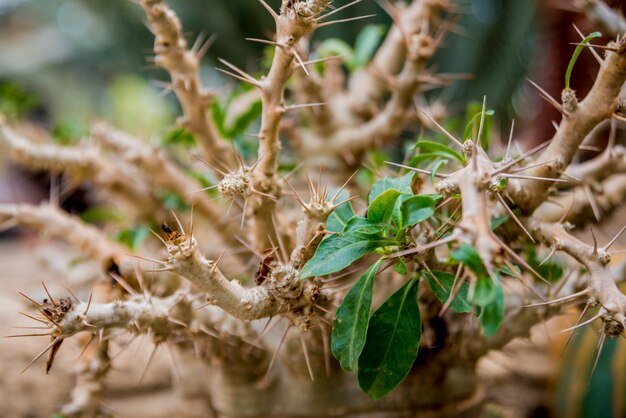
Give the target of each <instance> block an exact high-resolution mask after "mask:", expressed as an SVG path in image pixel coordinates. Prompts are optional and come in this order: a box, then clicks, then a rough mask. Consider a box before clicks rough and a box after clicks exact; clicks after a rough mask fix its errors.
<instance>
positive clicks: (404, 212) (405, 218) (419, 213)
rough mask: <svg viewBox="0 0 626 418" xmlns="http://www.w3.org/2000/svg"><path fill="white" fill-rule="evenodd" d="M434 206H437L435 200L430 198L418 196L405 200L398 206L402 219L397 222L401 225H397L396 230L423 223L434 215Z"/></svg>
mask: <svg viewBox="0 0 626 418" xmlns="http://www.w3.org/2000/svg"><path fill="white" fill-rule="evenodd" d="M435 206H437V200H435V199H433V198H432V197H430V196H425V195H418V196H411V197H409V198H407V199H405V200H404V201H403V202H402V204H401V205H400V215H401V217H402V218H401V220H398V222H400V223H401V224H402V225H401V226H400V225H398V228H406V227H409V226H413V225H415V224H417V223H420V222H422V221H425V220H426V219H428V218H430V217H431V216H433V215H434V213H435Z"/></svg>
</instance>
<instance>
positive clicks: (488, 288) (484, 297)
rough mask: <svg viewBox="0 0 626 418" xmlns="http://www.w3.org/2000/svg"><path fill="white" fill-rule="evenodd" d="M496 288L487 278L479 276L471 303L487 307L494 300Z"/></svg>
mask: <svg viewBox="0 0 626 418" xmlns="http://www.w3.org/2000/svg"><path fill="white" fill-rule="evenodd" d="M496 292H497V286H496V284H495V283H494V281H493V280H491V278H489V277H488V276H479V277H478V279H477V280H476V285H475V287H474V295H473V297H472V302H474V303H475V304H476V305H478V306H482V307H485V306H488V305H489V304H490V303H492V302H493V301H494V300H495V298H496Z"/></svg>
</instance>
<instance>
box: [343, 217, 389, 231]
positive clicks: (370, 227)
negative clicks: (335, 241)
mask: <svg viewBox="0 0 626 418" xmlns="http://www.w3.org/2000/svg"><path fill="white" fill-rule="evenodd" d="M387 229H392V226H391V225H389V224H386V223H379V222H372V221H370V220H369V219H367V218H364V217H362V216H353V217H352V218H350V220H349V221H348V223H347V224H346V226H345V227H344V229H343V233H344V234H346V233H351V234H353V233H355V232H360V233H363V234H378V233H380V232H382V231H384V230H387Z"/></svg>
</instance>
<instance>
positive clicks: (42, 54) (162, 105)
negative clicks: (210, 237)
mask: <svg viewBox="0 0 626 418" xmlns="http://www.w3.org/2000/svg"><path fill="white" fill-rule="evenodd" d="M168 3H169V4H170V6H171V7H172V8H173V9H175V10H176V12H177V13H178V15H179V17H180V19H181V21H182V23H183V25H184V27H185V30H186V32H187V33H188V34H189V40H190V42H193V40H194V39H195V38H196V37H197V36H198V35H199V34H201V33H203V34H205V35H206V36H210V35H213V34H215V35H216V38H215V41H214V43H213V45H212V47H211V49H210V50H209V52H208V53H207V56H206V57H205V59H204V61H203V68H202V77H203V79H204V82H205V85H207V86H209V87H212V88H213V89H215V90H216V91H217V92H218V95H220V96H223V97H227V96H228V95H229V93H230V92H231V91H232V89H233V87H234V83H233V82H232V80H230V79H226V78H224V77H223V76H222V75H221V74H220V73H218V72H217V71H216V70H215V66H216V65H217V64H216V62H217V60H216V59H217V58H218V57H221V58H225V59H227V60H228V61H231V62H233V63H234V64H236V65H238V66H240V67H243V68H246V69H247V70H249V71H250V72H255V71H260V70H262V69H263V68H264V66H265V65H266V61H267V53H266V51H264V48H263V46H262V45H260V44H257V43H252V42H247V41H245V40H244V38H246V37H256V38H263V37H266V38H267V37H271V35H272V30H273V22H272V21H271V19H270V17H269V15H268V14H267V13H266V12H265V11H264V10H263V8H262V7H261V6H260V5H259V4H258V3H257V2H256V1H255V0H229V1H221V0H169V1H168ZM270 3H272V5H274V6H275V7H277V3H278V1H270ZM336 3H338V4H337V5H341V4H343V3H344V2H341V3H340V2H338V1H337V2H336ZM339 3H340V4H339ZM455 3H457V4H458V5H459V7H458V12H459V19H458V22H457V23H456V25H455V26H454V27H453V31H452V32H451V33H450V34H449V36H448V37H447V39H446V41H445V43H444V45H443V47H442V48H441V49H440V51H439V52H438V54H437V56H436V57H435V59H434V60H433V61H432V66H433V67H434V68H436V69H437V70H438V71H439V72H443V73H463V74H471V76H472V77H471V79H470V80H459V81H456V82H454V83H453V84H451V85H450V86H447V87H445V88H444V89H438V90H433V91H431V92H429V93H428V97H429V99H433V100H434V99H441V100H442V101H443V102H444V103H445V104H446V106H447V109H448V111H449V112H450V117H451V118H454V117H455V115H462V114H464V112H465V110H466V108H467V106H468V104H469V103H471V102H474V101H481V100H482V97H483V95H487V98H488V102H489V106H490V108H492V109H494V110H495V115H496V116H495V118H494V127H493V129H495V130H496V131H500V132H502V133H503V134H504V132H508V129H509V127H510V123H511V120H512V119H515V120H516V130H517V131H518V132H520V133H521V134H520V137H521V140H522V141H527V142H528V143H529V145H532V144H536V143H540V142H543V141H545V140H546V139H548V138H549V137H550V136H551V134H552V132H553V127H552V124H551V121H552V120H557V121H558V120H559V115H558V114H557V113H556V111H555V110H554V109H552V108H551V107H549V106H548V105H546V104H545V103H544V102H543V101H540V100H539V99H538V96H537V94H536V91H534V90H533V89H532V87H531V86H530V85H529V83H528V82H527V81H526V80H525V78H526V77H528V78H530V79H532V80H533V81H535V82H537V83H538V84H540V85H541V86H542V87H544V88H545V89H546V90H547V91H548V92H550V93H551V94H552V95H553V96H554V97H560V90H561V89H562V87H563V75H564V73H565V68H566V66H567V63H568V61H569V58H570V57H571V55H572V53H573V50H574V48H575V47H574V46H573V45H571V43H573V42H579V41H580V37H579V35H577V33H576V31H575V30H574V28H573V24H576V25H577V26H578V27H579V28H580V30H581V31H582V32H584V33H589V32H591V31H593V30H596V29H597V28H595V27H594V26H593V25H592V24H591V23H590V22H588V21H587V20H586V19H585V18H584V16H582V15H581V14H579V13H578V12H577V11H576V10H575V8H574V7H573V5H572V3H571V2H570V1H569V0H562V1H560V0H543V1H539V0H535V1H533V0H460V1H459V2H455ZM620 3H621V2H620V1H619V0H615V1H613V2H612V5H613V6H620ZM372 13H375V14H376V16H375V17H373V18H371V19H366V20H362V21H356V22H351V23H349V24H343V25H334V26H330V27H328V28H323V29H322V30H319V31H318V32H317V33H316V34H315V37H314V41H313V44H314V45H316V44H317V45H326V47H328V48H330V49H333V50H335V51H342V50H350V49H351V48H353V47H354V44H355V41H356V40H357V39H358V38H359V36H362V34H363V33H365V32H367V33H368V34H374V35H370V36H373V37H374V39H376V35H375V34H376V33H378V34H379V35H378V37H379V38H380V36H382V34H384V33H385V32H386V30H387V28H388V27H389V25H390V23H391V19H390V18H389V17H388V16H387V15H386V14H385V12H384V11H383V10H382V9H381V8H380V7H379V5H378V4H377V3H376V2H375V1H374V0H364V1H363V2H362V3H360V4H358V5H357V6H355V7H352V8H349V9H348V11H346V12H343V14H342V15H341V17H347V16H356V15H365V14H372ZM144 19H145V17H144V14H143V12H142V10H141V9H140V7H138V6H137V5H136V4H133V3H132V2H130V1H126V0H107V1H104V0H0V113H2V114H4V115H5V116H6V117H7V118H9V119H27V120H30V121H32V122H35V123H36V124H38V125H40V126H42V127H44V128H45V129H47V130H49V131H50V132H52V135H53V136H54V138H55V139H56V140H57V141H59V142H60V143H67V144H69V143H74V142H76V141H78V140H80V138H81V137H82V136H84V135H85V134H86V132H87V130H88V127H89V125H90V123H92V122H93V121H94V120H97V119H98V118H102V119H106V120H107V121H109V122H110V123H112V124H113V125H115V126H117V127H119V128H121V129H123V130H126V131H129V132H131V133H134V134H137V135H142V136H152V135H163V133H164V132H167V131H168V129H171V127H172V126H173V124H174V122H175V120H176V117H177V116H178V115H179V106H178V103H177V102H176V100H175V98H174V97H173V95H171V94H169V95H167V94H163V85H164V83H165V82H166V81H167V79H168V78H167V74H165V73H164V72H163V71H161V70H158V69H154V68H152V67H151V65H150V63H149V62H148V61H147V60H146V57H149V56H150V55H151V52H150V50H151V48H152V43H153V37H152V35H151V33H150V31H149V30H148V29H147V28H146V26H145V25H144V24H143V22H144ZM604 40H606V39H604ZM598 42H600V41H598ZM596 71H597V63H596V62H595V61H594V60H593V58H592V56H591V54H589V53H586V52H583V54H582V55H581V58H580V60H579V61H578V63H577V66H576V69H575V72H574V76H573V82H572V84H573V88H574V89H576V90H577V91H578V92H579V97H582V96H583V95H584V94H585V92H586V90H587V89H588V88H589V86H590V85H591V83H592V81H593V78H594V76H595V73H596ZM49 181H50V179H49V178H47V177H45V176H41V175H36V174H32V173H28V172H25V171H23V170H21V169H19V168H17V167H14V166H11V165H10V163H9V162H8V161H6V160H2V157H1V156H0V201H2V202H11V201H27V202H33V203H37V202H39V201H41V200H42V199H45V198H46V196H47V194H48V187H49ZM64 205H65V206H66V208H69V209H70V210H73V211H82V210H83V209H84V208H85V207H87V206H88V205H89V202H88V201H86V200H85V199H84V196H83V195H82V193H81V190H80V189H78V190H77V191H75V192H74V193H73V194H72V195H70V196H69V197H68V199H66V200H65V202H64ZM2 237H5V238H6V237H8V235H6V234H4V235H0V238H2ZM25 237H26V239H28V235H26V236H25ZM19 254H20V253H19V250H18V249H16V247H15V241H13V240H6V239H5V240H4V241H0V265H3V266H4V268H3V273H2V274H0V280H1V281H2V282H3V284H4V283H12V284H14V285H15V287H17V284H18V283H19V284H20V285H22V284H23V283H24V282H25V281H33V280H34V281H35V282H37V281H38V280H39V279H38V278H37V277H33V275H36V274H37V273H36V272H37V270H36V269H35V268H34V267H33V266H30V265H29V266H27V267H26V268H25V267H24V264H25V263H26V261H25V260H24V259H23V258H22V259H20V256H19ZM62 256H63V255H59V257H62ZM9 299H11V300H12V302H8V300H9ZM14 299H16V298H15V297H14V294H11V295H8V296H6V300H7V303H8V305H5V306H8V307H5V309H11V310H14V309H15V301H14ZM2 300H3V301H4V300H5V299H4V296H3V299H2ZM594 333H595V331H593V330H589V332H588V333H585V332H581V333H580V335H579V336H577V337H576V339H575V340H574V342H573V344H572V345H571V346H570V348H569V349H568V352H567V354H566V355H564V356H562V355H561V353H560V348H561V347H562V341H560V342H559V341H555V340H552V339H551V337H549V336H548V335H549V334H550V333H544V334H542V335H540V336H539V337H537V338H535V339H534V340H533V341H532V343H528V344H526V342H524V343H523V344H521V348H519V352H520V353H522V354H523V356H526V357H522V358H523V359H524V361H521V362H520V361H519V358H516V357H510V356H509V355H507V356H505V357H504V358H500V359H499V360H497V359H496V360H497V361H496V360H494V361H495V363H494V362H492V363H490V364H488V365H487V366H484V369H483V370H484V373H486V375H488V376H489V377H490V378H491V381H492V382H493V383H492V385H493V387H494V388H496V389H498V388H497V386H498V377H499V376H500V374H501V373H508V374H510V373H513V374H517V375H518V377H519V379H520V380H523V381H525V382H527V390H528V393H527V396H526V397H525V398H524V397H522V398H524V399H522V400H520V396H519V394H517V395H516V396H509V395H510V393H509V392H507V390H508V389H509V388H507V387H505V386H503V387H500V388H499V390H500V392H498V391H497V390H496V392H495V393H496V395H495V398H494V401H496V402H495V403H496V404H499V405H501V406H502V405H504V406H503V408H504V410H506V406H507V404H511V403H515V402H517V404H516V405H513V407H512V411H513V412H511V413H512V414H513V415H505V416H520V417H522V416H572V417H574V416H580V417H613V416H626V415H624V412H623V411H624V409H623V408H624V406H623V405H622V404H620V403H619V402H618V403H616V393H621V394H623V395H626V368H624V367H621V365H622V364H623V363H624V362H626V359H625V357H624V356H625V355H626V352H625V351H626V347H625V346H624V344H621V343H620V344H619V345H618V344H616V343H615V342H613V341H610V342H608V343H607V346H606V347H605V350H604V352H603V355H602V358H601V360H600V363H599V366H598V370H597V371H596V372H595V375H594V377H593V379H592V380H591V381H589V384H588V380H589V376H588V372H589V370H590V367H591V364H592V363H593V359H594V350H593V347H594V345H595V342H596V341H597V337H596V335H597V334H594ZM555 346H557V347H558V348H555ZM5 347H7V346H6V345H5ZM11 347H14V346H11ZM512 352H515V349H513V350H512ZM511 356H512V354H511ZM512 359H517V360H512ZM5 360H6V359H3V360H2V361H0V376H3V375H4V377H0V398H1V399H5V400H7V399H9V398H8V396H10V395H11V394H14V395H15V394H16V393H17V394H18V397H17V398H13V399H12V401H11V402H14V403H15V402H16V403H17V404H19V405H20V406H19V408H17V407H16V408H17V409H14V410H15V411H20V412H19V414H22V415H6V416H41V415H38V414H37V412H33V409H32V408H29V407H28V405H27V404H28V402H26V400H27V399H32V397H31V398H29V397H27V396H26V395H25V394H24V391H26V389H25V386H24V385H26V382H28V380H22V381H21V383H19V382H18V384H17V385H13V384H12V383H9V379H8V378H7V377H6V376H7V373H13V375H12V376H14V375H15V373H14V370H9V369H10V367H9V365H8V363H7V361H5ZM20 361H21V360H20ZM22 363H24V362H23V361H22ZM22 363H20V364H22ZM2 364H5V366H2ZM494 364H496V365H495V366H494ZM503 364H504V366H503ZM3 367H5V370H2V368H3ZM70 369H71V368H70ZM7 370H8V371H7ZM70 372H71V370H67V373H68V376H69V373H70ZM41 378H42V376H41V373H39V371H37V373H36V374H33V375H32V379H33V381H35V380H36V379H41ZM25 379H28V378H27V377H25ZM64 379H66V380H67V379H69V377H67V376H66V377H65V378H64ZM61 380H62V379H61ZM63 381H64V382H65V380H63ZM66 383H68V382H66ZM10 385H11V386H12V387H10ZM55 390H57V389H54V388H53V389H51V393H54V391H55ZM498 393H499V395H498ZM20 395H21V396H23V397H25V398H24V402H22V401H20V398H19V396H20ZM618 397H619V396H618ZM50 398H51V399H57V398H55V397H54V396H53V395H50ZM50 402H52V403H54V402H57V401H52V400H50ZM120 402H122V401H120ZM509 406H510V405H509ZM496 409H497V408H496ZM515 411H517V412H519V414H517V415H516V412H515ZM29 414H30V415H29ZM1 416H5V415H3V413H2V412H0V417H1ZM129 416H131V415H129ZM133 416H138V415H133Z"/></svg>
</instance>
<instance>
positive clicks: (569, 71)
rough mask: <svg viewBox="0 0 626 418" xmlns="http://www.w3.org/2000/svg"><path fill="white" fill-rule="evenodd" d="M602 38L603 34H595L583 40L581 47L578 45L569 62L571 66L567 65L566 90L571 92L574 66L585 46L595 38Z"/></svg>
mask: <svg viewBox="0 0 626 418" xmlns="http://www.w3.org/2000/svg"><path fill="white" fill-rule="evenodd" d="M601 36H602V34H601V33H600V32H593V33H591V34H590V35H589V36H586V37H585V39H583V40H582V42H581V45H578V46H577V47H576V49H575V50H574V54H573V55H572V58H571V59H570V60H569V64H568V65H567V70H566V71H565V90H569V81H570V78H571V77H572V70H574V64H576V61H577V60H578V56H579V55H580V53H581V52H582V51H583V48H584V46H583V45H584V44H587V43H589V41H590V40H592V39H593V38H599V37H601Z"/></svg>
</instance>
